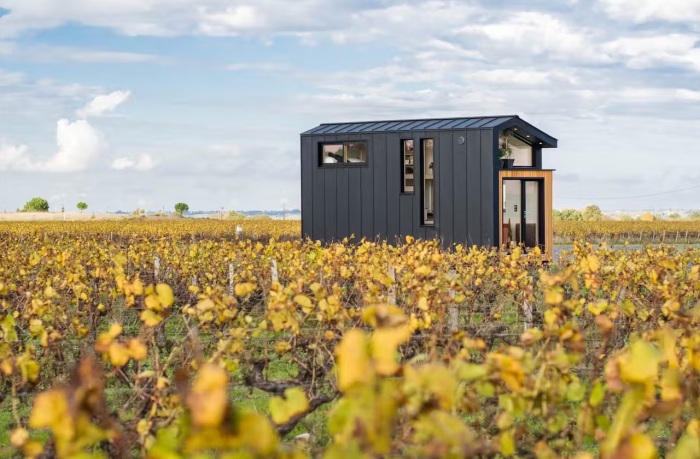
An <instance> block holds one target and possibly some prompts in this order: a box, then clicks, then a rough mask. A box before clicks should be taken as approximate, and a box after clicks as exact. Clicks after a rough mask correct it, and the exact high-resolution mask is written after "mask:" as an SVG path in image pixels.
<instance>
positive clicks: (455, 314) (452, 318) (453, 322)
mask: <svg viewBox="0 0 700 459" xmlns="http://www.w3.org/2000/svg"><path fill="white" fill-rule="evenodd" d="M447 276H448V278H449V279H450V306H449V310H448V316H447V330H448V331H449V332H450V333H456V332H457V331H458V330H459V308H458V307H457V305H456V304H454V299H455V291H454V289H453V288H452V285H451V284H452V281H453V280H454V279H455V278H456V277H457V271H455V270H454V269H450V271H449V273H448V275H447Z"/></svg>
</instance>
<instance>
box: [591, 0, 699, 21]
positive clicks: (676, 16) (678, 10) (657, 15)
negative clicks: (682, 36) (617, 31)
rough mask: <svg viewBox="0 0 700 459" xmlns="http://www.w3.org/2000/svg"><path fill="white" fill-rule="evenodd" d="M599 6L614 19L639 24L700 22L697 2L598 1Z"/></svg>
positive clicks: (653, 0) (663, 0)
mask: <svg viewBox="0 0 700 459" xmlns="http://www.w3.org/2000/svg"><path fill="white" fill-rule="evenodd" d="M598 4H599V5H600V6H601V7H602V8H603V11H605V12H606V13H607V14H609V15H610V16H612V17H614V18H618V19H627V20H631V21H634V22H638V23H641V22H647V21H653V20H662V21H669V22H696V21H700V2H698V1H697V0H598Z"/></svg>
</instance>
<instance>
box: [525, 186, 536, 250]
mask: <svg viewBox="0 0 700 459" xmlns="http://www.w3.org/2000/svg"><path fill="white" fill-rule="evenodd" d="M539 221H540V183H539V182H533V181H526V182H525V236H524V237H525V247H537V246H538V245H539V244H540V231H539Z"/></svg>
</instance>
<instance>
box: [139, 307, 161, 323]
mask: <svg viewBox="0 0 700 459" xmlns="http://www.w3.org/2000/svg"><path fill="white" fill-rule="evenodd" d="M140 317H141V320H142V321H143V323H144V325H146V326H147V327H155V326H156V325H158V324H159V323H161V322H162V320H163V317H161V315H160V314H158V313H157V312H153V311H151V310H150V309H145V310H144V311H141V316H140Z"/></svg>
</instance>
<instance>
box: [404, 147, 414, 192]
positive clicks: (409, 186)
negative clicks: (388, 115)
mask: <svg viewBox="0 0 700 459" xmlns="http://www.w3.org/2000/svg"><path fill="white" fill-rule="evenodd" d="M401 143H402V145H403V147H402V152H403V161H402V163H403V184H402V187H401V191H402V192H403V193H413V183H414V182H413V154H414V153H413V140H404V141H402V142H401Z"/></svg>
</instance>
